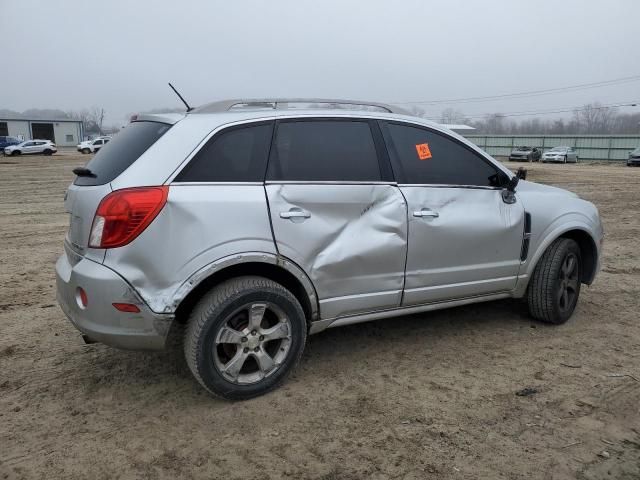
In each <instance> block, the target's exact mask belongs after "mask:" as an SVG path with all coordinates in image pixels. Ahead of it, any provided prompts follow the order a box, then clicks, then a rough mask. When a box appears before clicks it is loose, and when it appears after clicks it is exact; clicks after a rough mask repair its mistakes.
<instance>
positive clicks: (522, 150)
mask: <svg viewBox="0 0 640 480" xmlns="http://www.w3.org/2000/svg"><path fill="white" fill-rule="evenodd" d="M516 150H518V151H520V152H526V151H529V150H531V147H516Z"/></svg>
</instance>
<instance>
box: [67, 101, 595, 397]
mask: <svg viewBox="0 0 640 480" xmlns="http://www.w3.org/2000/svg"><path fill="white" fill-rule="evenodd" d="M308 102H311V103H312V104H314V105H315V106H316V107H317V108H315V109H312V108H306V109H296V108H291V107H292V104H294V103H295V102H294V101H291V100H264V101H255V102H251V101H225V102H218V103H213V104H209V105H205V106H203V107H200V108H197V109H195V110H193V111H191V112H190V113H187V114H184V115H180V114H168V115H141V116H138V117H137V120H136V121H134V122H132V123H131V124H130V125H129V126H128V127H126V128H125V129H124V130H122V131H121V132H120V133H118V135H117V137H115V138H114V139H113V140H112V141H111V142H109V144H108V145H107V146H105V147H104V148H103V149H102V150H100V152H99V153H98V154H97V155H96V156H95V157H93V158H92V159H91V161H89V163H88V164H87V165H86V167H80V168H76V169H75V170H74V173H76V175H77V177H76V179H75V181H74V182H73V185H71V186H70V187H69V189H68V191H67V194H66V200H65V208H66V210H67V211H68V212H69V214H70V227H69V232H68V234H67V237H66V240H65V242H64V248H65V252H64V253H63V255H62V256H61V257H60V259H59V260H58V262H57V265H56V272H57V292H58V301H59V303H60V305H61V307H62V310H63V311H64V312H65V313H66V315H67V316H68V317H69V318H70V320H71V322H73V324H74V325H75V326H76V327H77V328H78V329H79V330H80V331H81V332H83V333H84V334H85V335H86V337H87V339H89V340H93V341H98V342H103V343H106V344H109V345H113V346H116V347H120V348H131V349H159V348H164V346H165V344H166V341H167V337H168V335H169V332H170V331H172V327H173V326H174V325H175V324H181V325H185V326H186V334H185V337H184V352H185V356H186V359H187V363H188V365H189V367H190V369H191V371H192V373H193V375H194V376H195V378H196V379H197V380H198V381H199V382H200V383H201V384H202V385H203V386H204V387H205V388H206V389H207V390H208V391H209V392H212V393H214V394H217V395H220V396H223V397H225V398H234V399H243V398H250V397H253V396H256V395H260V394H262V393H264V392H266V391H269V390H271V389H273V388H275V387H276V386H277V385H278V384H280V383H281V382H282V380H283V379H284V378H285V376H286V375H287V373H288V372H290V371H291V369H292V368H293V367H294V366H295V364H296V363H297V362H298V360H299V358H300V356H301V354H302V351H303V349H304V346H305V342H306V339H307V335H308V334H312V333H316V332H320V331H322V330H323V329H326V328H329V327H337V326H341V325H347V324H354V323H358V322H364V321H369V320H376V319H380V318H389V317H397V316H398V315H404V314H410V313H418V312H427V311H430V310H435V309H440V308H446V307H453V306H457V305H465V304H469V303H475V302H484V301H488V300H497V299H504V298H526V299H527V301H528V304H529V311H530V314H531V315H532V316H533V317H534V318H536V319H538V320H541V321H545V322H550V323H556V324H559V323H563V322H565V321H567V320H568V319H569V317H570V316H571V315H572V313H573V311H574V308H575V306H576V303H577V301H578V296H579V293H580V286H581V284H591V282H593V280H594V278H595V276H596V273H597V272H598V269H599V264H600V252H601V245H602V240H603V231H602V225H601V223H600V218H599V215H598V211H597V209H596V207H595V206H594V205H593V204H591V203H589V202H588V201H586V200H582V199H580V198H578V196H577V195H575V194H573V193H571V192H568V191H566V190H562V189H559V188H554V187H550V186H545V185H539V184H536V183H532V182H527V181H525V180H524V179H523V178H522V177H523V176H524V175H520V176H516V175H514V174H513V173H512V172H511V171H510V170H509V169H507V168H506V167H505V166H503V165H502V164H501V163H500V162H497V161H495V160H494V159H493V158H491V157H490V156H489V155H487V154H486V153H485V152H483V151H482V150H480V149H479V148H477V147H476V146H475V145H474V144H473V143H471V142H469V141H468V140H466V139H464V138H462V137H460V136H458V135H456V134H455V133H452V132H450V131H449V130H446V129H445V128H442V127H441V126H439V125H437V124H434V123H431V122H428V121H425V120H424V119H421V118H416V117H413V116H409V115H408V114H403V112H402V111H400V110H398V109H396V108H395V107H389V106H384V105H375V107H374V108H371V107H370V106H363V105H358V102H343V103H347V104H348V105H350V106H355V107H357V108H358V109H353V110H347V109H342V108H336V105H338V104H339V103H340V102H339V101H327V100H310V101H308ZM322 105H324V107H323V106H322ZM392 360H393V359H389V361H392Z"/></svg>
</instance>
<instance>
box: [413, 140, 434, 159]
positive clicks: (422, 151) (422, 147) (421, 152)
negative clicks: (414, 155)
mask: <svg viewBox="0 0 640 480" xmlns="http://www.w3.org/2000/svg"><path fill="white" fill-rule="evenodd" d="M416 151H417V152H418V158H419V159H420V160H427V159H428V158H431V150H429V144H428V143H419V144H417V145H416Z"/></svg>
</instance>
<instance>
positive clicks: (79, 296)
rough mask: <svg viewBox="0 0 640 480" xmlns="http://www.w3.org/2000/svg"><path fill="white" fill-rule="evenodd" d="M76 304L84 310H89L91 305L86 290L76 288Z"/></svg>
mask: <svg viewBox="0 0 640 480" xmlns="http://www.w3.org/2000/svg"><path fill="white" fill-rule="evenodd" d="M76 302H77V303H78V306H79V307H80V308H82V309H85V308H87V305H88V303H89V299H88V298H87V292H85V291H84V288H82V287H78V288H76Z"/></svg>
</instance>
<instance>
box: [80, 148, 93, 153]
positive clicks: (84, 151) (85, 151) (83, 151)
mask: <svg viewBox="0 0 640 480" xmlns="http://www.w3.org/2000/svg"><path fill="white" fill-rule="evenodd" d="M82 153H84V154H87V153H91V150H89V149H88V148H83V149H82Z"/></svg>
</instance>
